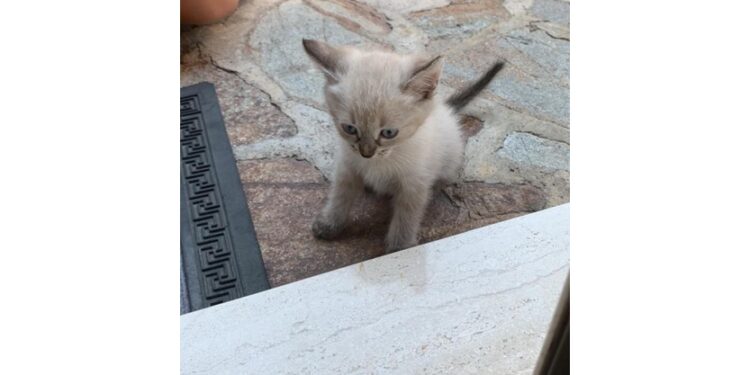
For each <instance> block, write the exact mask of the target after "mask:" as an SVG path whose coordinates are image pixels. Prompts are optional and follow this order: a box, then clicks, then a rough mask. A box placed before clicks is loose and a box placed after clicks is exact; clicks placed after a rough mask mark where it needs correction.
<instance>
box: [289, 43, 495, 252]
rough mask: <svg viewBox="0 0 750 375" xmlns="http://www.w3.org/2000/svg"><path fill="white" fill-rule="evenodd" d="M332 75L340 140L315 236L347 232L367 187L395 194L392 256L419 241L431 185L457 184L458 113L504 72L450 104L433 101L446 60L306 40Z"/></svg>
mask: <svg viewBox="0 0 750 375" xmlns="http://www.w3.org/2000/svg"><path fill="white" fill-rule="evenodd" d="M303 45H304V48H305V51H307V54H308V55H309V56H310V57H311V58H312V60H313V61H314V62H315V63H316V64H317V65H318V67H319V68H320V69H321V71H322V72H323V73H324V74H325V76H326V85H325V98H326V103H327V104H328V110H329V112H330V114H331V116H332V117H333V120H334V124H335V125H336V129H337V130H338V133H339V135H340V142H339V148H338V150H337V153H336V171H335V174H334V181H333V186H332V188H331V191H330V193H329V194H328V200H327V202H326V205H325V207H324V208H323V210H322V211H321V213H320V215H318V217H317V219H316V220H315V222H314V223H313V227H312V230H313V233H314V234H315V236H316V237H318V238H322V239H332V238H334V237H336V236H337V235H338V234H340V233H341V232H342V231H343V229H344V228H345V225H346V221H347V217H348V214H349V210H350V208H351V206H352V203H353V202H354V200H355V199H356V198H357V197H358V196H359V195H360V194H361V192H362V191H363V189H364V186H369V187H370V188H372V190H374V191H375V192H376V193H379V194H383V195H391V196H392V197H393V217H392V219H391V222H390V226H389V228H388V235H387V236H386V249H387V251H394V250H399V249H403V248H406V247H410V246H413V245H416V244H417V240H418V239H417V234H418V232H419V226H420V223H421V221H422V216H423V215H424V211H425V208H426V207H427V203H428V202H429V200H430V193H431V191H432V186H433V184H435V182H436V181H438V180H445V181H451V180H453V179H455V177H456V176H457V174H458V170H459V167H460V166H461V164H462V158H463V147H464V146H463V141H462V139H461V129H460V127H459V123H458V118H457V117H456V114H455V112H456V111H457V110H459V109H460V108H462V107H463V106H465V105H466V104H468V102H469V101H471V99H473V98H474V97H475V96H476V95H477V94H478V93H479V91H481V90H482V89H483V88H484V87H485V86H487V84H488V83H489V82H490V81H491V80H492V78H493V77H494V75H495V74H496V73H497V72H498V71H499V70H500V69H501V68H502V63H497V64H495V66H493V67H492V69H490V70H489V71H488V72H487V73H485V74H484V76H483V77H482V78H481V79H480V80H479V81H477V82H475V83H474V84H473V85H471V86H470V87H468V88H467V89H465V90H463V91H459V92H457V93H456V94H455V95H454V96H452V97H451V98H450V99H448V101H447V102H443V101H442V100H437V99H435V91H436V89H437V85H438V81H439V79H440V72H441V69H442V59H441V57H440V56H438V57H436V58H425V57H424V56H420V55H398V54H395V53H391V52H387V51H377V50H374V51H363V50H359V49H355V48H352V47H336V46H332V45H329V44H326V43H323V42H319V41H313V40H303Z"/></svg>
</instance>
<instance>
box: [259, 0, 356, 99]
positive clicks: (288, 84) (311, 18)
mask: <svg viewBox="0 0 750 375" xmlns="http://www.w3.org/2000/svg"><path fill="white" fill-rule="evenodd" d="M304 38H307V39H317V40H323V41H327V42H329V43H333V44H341V45H363V44H366V43H367V42H368V41H367V40H366V39H365V38H363V37H362V36H360V35H358V34H355V33H353V32H351V31H349V30H347V29H346V28H344V27H343V26H341V25H340V24H339V23H338V22H336V20H335V19H334V18H331V17H327V16H324V15H322V14H320V13H318V12H316V11H315V10H314V9H313V8H311V7H309V6H307V5H305V4H304V3H303V2H301V1H289V2H286V3H283V4H281V5H280V6H279V7H278V8H277V9H274V10H271V11H269V12H268V13H267V14H266V15H265V16H264V17H263V18H262V19H261V20H260V22H259V23H258V26H257V27H256V29H255V32H254V33H253V34H252V36H251V41H250V43H251V46H252V48H253V49H254V50H256V51H258V54H257V59H258V60H259V61H258V62H259V64H260V66H261V68H262V69H263V71H264V72H265V73H266V74H267V75H268V76H270V77H272V79H274V80H275V81H276V82H278V84H279V85H280V86H281V87H282V88H283V89H284V91H285V92H286V93H287V94H289V95H291V96H294V97H296V98H301V99H304V100H305V101H307V102H312V103H316V104H319V105H322V104H323V90H322V89H323V83H324V78H323V75H322V74H320V73H319V72H318V71H317V69H316V68H315V66H314V65H313V64H312V62H311V61H310V59H309V58H308V56H307V55H306V54H305V51H304V50H303V48H302V39H304Z"/></svg>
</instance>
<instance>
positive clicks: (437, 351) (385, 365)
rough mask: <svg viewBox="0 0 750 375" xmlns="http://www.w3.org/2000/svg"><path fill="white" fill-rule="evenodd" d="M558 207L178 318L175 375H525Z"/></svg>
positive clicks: (548, 276) (547, 315)
mask: <svg viewBox="0 0 750 375" xmlns="http://www.w3.org/2000/svg"><path fill="white" fill-rule="evenodd" d="M568 216H569V207H568V205H567V204H565V205H562V206H557V207H553V208H550V209H546V210H543V211H539V212H536V213H533V214H529V215H525V216H522V217H519V218H516V219H511V220H508V221H505V222H502V223H497V224H493V225H490V226H487V227H483V228H479V229H476V230H473V231H469V232H466V233H462V234H460V235H457V236H453V237H449V238H445V239H443V240H439V241H435V242H431V243H427V244H424V245H420V246H417V247H414V248H411V249H408V250H405V251H401V252H398V253H395V254H391V255H388V256H383V257H380V258H376V259H372V260H369V261H367V262H364V263H359V264H355V265H352V266H349V267H346V268H342V269H339V270H337V271H333V272H329V273H325V274H321V275H318V276H315V277H312V278H309V279H305V280H302V281H298V282H295V283H291V284H288V285H285V286H282V287H279V288H274V289H271V290H269V291H266V292H263V293H259V294H256V295H253V296H249V297H245V298H242V299H238V300H235V301H232V302H229V303H226V304H223V305H219V306H216V307H213V308H209V309H205V310H200V311H197V312H193V313H190V314H186V315H183V316H182V317H181V370H182V373H183V374H383V373H394V374H422V373H424V374H471V373H477V374H488V373H491V374H530V373H531V371H532V368H533V366H534V364H535V361H536V357H537V355H538V353H539V350H540V348H541V345H542V343H543V340H544V334H545V333H546V331H547V326H548V324H549V322H550V319H551V317H552V313H553V311H554V308H555V305H556V303H557V299H558V296H559V293H560V291H561V290H562V286H563V283H564V281H565V276H566V274H567V272H568V260H569V224H568V223H569V220H568Z"/></svg>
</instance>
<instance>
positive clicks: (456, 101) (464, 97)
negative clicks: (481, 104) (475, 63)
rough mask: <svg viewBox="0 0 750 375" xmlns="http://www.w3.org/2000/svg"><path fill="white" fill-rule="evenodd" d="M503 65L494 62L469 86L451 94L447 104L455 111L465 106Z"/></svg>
mask: <svg viewBox="0 0 750 375" xmlns="http://www.w3.org/2000/svg"><path fill="white" fill-rule="evenodd" d="M503 66H505V62H503V61H498V62H496V63H495V65H493V66H492V68H490V69H489V70H488V71H487V72H485V73H484V74H483V75H482V77H481V78H479V80H477V81H476V82H474V83H473V84H471V85H470V86H469V87H466V88H464V89H462V90H461V91H457V92H456V93H455V94H453V96H451V97H450V98H449V99H448V101H447V103H448V105H449V106H451V107H453V109H455V110H456V111H459V110H460V109H461V108H463V107H465V106H466V105H467V104H469V102H471V101H472V100H473V99H474V98H475V97H476V96H477V95H479V93H480V92H481V91H482V90H483V89H484V88H485V87H487V85H489V84H490V82H492V79H493V78H495V75H496V74H497V72H499V71H500V70H501V69H503Z"/></svg>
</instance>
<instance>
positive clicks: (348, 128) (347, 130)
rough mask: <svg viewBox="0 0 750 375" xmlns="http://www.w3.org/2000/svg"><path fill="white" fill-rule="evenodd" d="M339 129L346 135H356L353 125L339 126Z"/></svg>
mask: <svg viewBox="0 0 750 375" xmlns="http://www.w3.org/2000/svg"><path fill="white" fill-rule="evenodd" d="M341 127H342V128H343V129H344V132H345V133H347V134H352V135H354V134H357V128H355V127H354V126H353V125H349V124H341Z"/></svg>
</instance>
